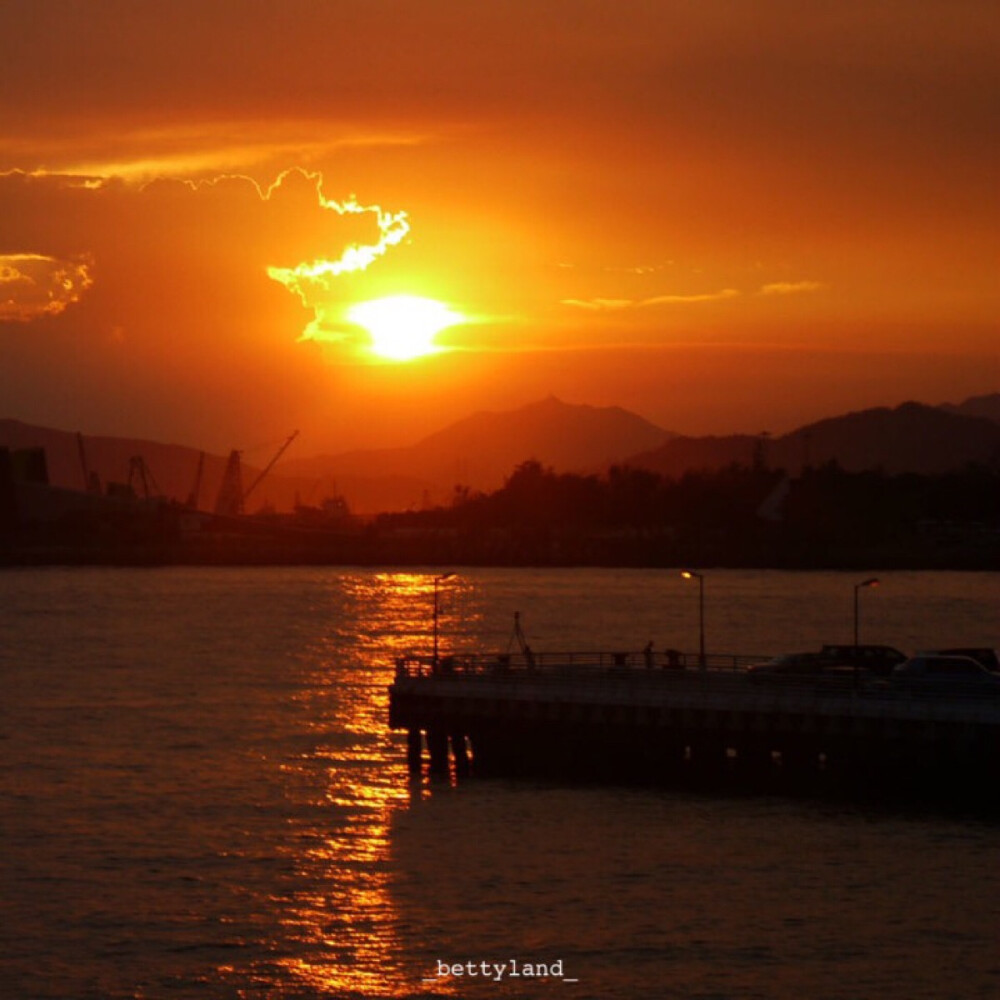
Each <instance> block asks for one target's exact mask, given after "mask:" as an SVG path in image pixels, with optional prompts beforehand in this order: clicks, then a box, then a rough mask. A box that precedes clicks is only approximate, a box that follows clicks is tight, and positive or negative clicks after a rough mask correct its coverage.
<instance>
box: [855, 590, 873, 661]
mask: <svg viewBox="0 0 1000 1000" xmlns="http://www.w3.org/2000/svg"><path fill="white" fill-rule="evenodd" d="M877 586H878V580H877V579H876V578H875V577H874V576H873V577H872V578H871V579H870V580H864V581H862V582H861V583H856V584H855V585H854V645H855V647H857V645H858V591H859V590H861V588H862V587H877Z"/></svg>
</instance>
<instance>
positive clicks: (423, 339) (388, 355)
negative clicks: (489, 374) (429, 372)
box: [347, 295, 465, 361]
mask: <svg viewBox="0 0 1000 1000" xmlns="http://www.w3.org/2000/svg"><path fill="white" fill-rule="evenodd" d="M347 318H348V319H349V320H350V321H351V322H352V323H357V324H358V326H363V327H364V328H365V329H366V330H367V331H368V333H369V335H370V336H371V344H370V346H369V348H368V349H369V350H370V351H371V352H372V354H376V355H378V357H380V358H385V359H386V360H387V361H411V360H413V359H414V358H420V357H423V356H425V355H427V354H436V353H438V352H439V351H442V350H444V348H442V347H440V346H439V345H437V344H435V343H434V337H435V336H436V335H437V334H438V333H440V332H441V331H442V330H443V329H445V327H449V326H454V325H455V324H456V323H461V322H462V321H463V320H464V319H465V317H464V316H463V315H462V314H461V313H458V312H455V311H454V310H452V309H449V308H448V306H446V305H445V304H444V303H443V302H438V301H437V300H436V299H425V298H422V297H421V296H419V295H390V296H387V297H386V298H383V299H371V300H370V301H368V302H359V303H358V304H357V305H355V306H352V307H351V308H350V309H349V310H348V312H347Z"/></svg>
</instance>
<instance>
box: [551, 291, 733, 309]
mask: <svg viewBox="0 0 1000 1000" xmlns="http://www.w3.org/2000/svg"><path fill="white" fill-rule="evenodd" d="M739 295H740V292H739V291H738V290H737V289H735V288H723V289H721V290H720V291H718V292H704V293H701V294H699V295H653V296H651V297H649V298H645V299H603V298H593V299H562V300H561V302H562V305H564V306H573V307H574V308H576V309H589V310H590V311H592V312H611V311H620V310H624V309H647V308H649V307H651V306H668V305H693V304H696V303H700V302H722V301H724V300H726V299H735V298H737V297H738V296H739Z"/></svg>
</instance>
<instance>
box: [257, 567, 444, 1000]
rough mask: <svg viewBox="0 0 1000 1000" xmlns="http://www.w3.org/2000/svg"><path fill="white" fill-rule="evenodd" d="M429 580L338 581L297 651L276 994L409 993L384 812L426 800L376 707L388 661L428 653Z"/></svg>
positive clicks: (411, 576)
mask: <svg viewBox="0 0 1000 1000" xmlns="http://www.w3.org/2000/svg"><path fill="white" fill-rule="evenodd" d="M434 579H435V577H434V575H433V574H420V573H380V574H377V575H369V574H366V575H360V574H359V575H356V576H354V575H346V576H344V577H340V578H339V579H338V580H337V581H336V594H335V597H336V600H337V601H338V602H339V604H338V606H337V609H336V614H335V615H333V616H331V626H330V629H329V631H328V632H326V633H324V634H321V635H318V636H313V637H312V639H311V641H310V642H309V643H308V644H307V646H306V648H305V649H304V650H303V652H302V657H301V663H300V666H301V667H302V668H303V669H304V670H305V672H306V673H307V675H308V677H309V681H310V683H308V684H306V685H304V686H303V687H302V688H301V689H299V690H298V691H297V692H296V693H295V694H294V695H293V698H294V700H295V701H296V702H297V703H298V706H299V708H300V709H301V710H302V711H303V712H304V714H305V720H304V721H305V725H306V726H307V727H308V729H309V730H310V732H311V733H312V734H313V737H314V739H313V741H312V742H311V744H310V745H309V746H308V748H303V750H302V752H300V753H299V754H298V755H296V756H294V757H293V759H291V760H286V761H285V762H284V763H283V765H282V768H281V770H282V774H283V779H284V784H285V788H286V794H287V795H288V796H290V797H291V798H292V800H293V803H295V802H297V803H298V804H299V805H300V806H302V807H303V808H301V809H300V810H298V811H297V813H296V816H295V818H294V819H292V820H291V822H292V823H293V824H294V825H295V830H294V835H293V836H292V837H291V838H290V840H289V842H290V843H291V844H292V845H293V846H292V849H291V855H292V856H291V857H290V859H289V860H290V862H291V864H292V866H293V869H294V879H293V881H294V884H295V889H294V891H293V892H291V893H289V894H288V895H286V896H284V897H283V898H282V899H281V900H278V901H275V904H274V905H275V909H276V910H277V911H278V919H279V921H280V925H281V926H280V932H279V934H278V935H276V936H277V937H279V938H280V939H281V940H280V941H275V942H274V953H275V955H276V957H275V959H274V960H273V967H274V973H275V974H276V976H277V978H279V979H280V980H281V981H282V982H284V983H285V984H286V986H287V992H285V993H282V994H281V995H288V996H300V995H316V996H320V995H322V996H342V995H345V994H347V995H363V996H366V997H401V996H406V995H411V994H412V993H413V991H414V989H415V988H417V987H418V984H415V983H414V982H413V970H412V969H408V970H407V969H405V968H404V965H405V962H404V957H403V956H404V954H405V951H406V947H405V942H404V941H403V933H402V932H403V928H402V926H401V921H402V918H401V916H400V914H399V913H398V912H397V910H398V907H397V904H396V902H395V901H394V896H393V893H392V892H391V885H390V882H391V879H392V877H393V876H392V869H391V865H392V853H391V850H390V831H391V827H392V817H393V814H394V813H396V812H398V811H399V810H401V809H406V808H407V807H408V806H409V805H410V803H411V801H412V799H413V797H414V796H416V797H418V798H419V797H420V796H422V795H424V794H429V793H428V792H427V790H426V789H424V788H422V787H420V786H413V785H411V784H410V783H409V782H408V780H407V776H406V773H405V769H404V768H403V766H402V757H401V754H400V753H399V746H398V737H394V736H393V735H392V734H391V733H390V731H389V730H388V726H387V721H388V712H387V704H388V685H389V684H390V683H391V681H392V677H393V673H394V664H395V658H396V657H397V656H399V655H402V654H404V653H413V652H422V651H426V650H427V649H428V648H429V647H430V642H431V638H432V619H433V611H434V605H433V601H434ZM449 582H451V581H449ZM453 598H454V592H453V593H452V594H450V595H449V600H444V601H440V603H439V608H438V610H439V627H440V628H441V631H442V634H446V633H447V632H448V630H449V629H450V627H451V624H452V622H453V621H454V620H455V615H456V612H455V607H456V602H455V601H454V600H453ZM442 988H443V989H444V992H451V990H450V989H449V988H448V986H447V985H446V984H445V983H441V984H436V985H435V990H436V991H438V993H439V994H440V992H441V990H442Z"/></svg>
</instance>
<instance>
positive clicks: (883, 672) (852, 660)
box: [819, 644, 906, 677]
mask: <svg viewBox="0 0 1000 1000" xmlns="http://www.w3.org/2000/svg"><path fill="white" fill-rule="evenodd" d="M819 655H820V658H821V659H822V660H823V662H824V663H826V664H827V665H829V666H838V667H857V668H858V669H860V670H870V671H871V672H872V673H873V674H878V675H880V676H882V677H887V676H888V675H889V674H891V673H892V671H893V669H894V668H895V667H897V666H898V665H899V664H900V663H904V662H905V661H906V653H901V652H900V651H899V650H898V649H896V648H895V647H894V646H852V645H834V644H829V645H826V646H824V647H823V648H822V649H821V650H820V654H819Z"/></svg>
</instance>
